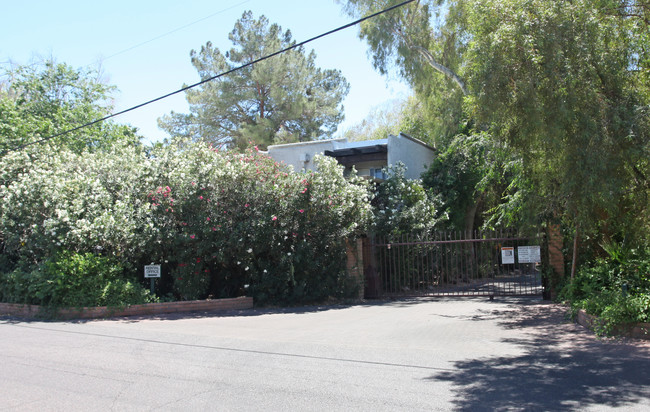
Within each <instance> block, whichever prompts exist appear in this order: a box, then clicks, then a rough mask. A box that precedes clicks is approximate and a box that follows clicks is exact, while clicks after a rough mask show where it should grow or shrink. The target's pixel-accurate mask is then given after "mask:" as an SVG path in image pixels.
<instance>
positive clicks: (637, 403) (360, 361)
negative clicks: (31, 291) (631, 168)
mask: <svg viewBox="0 0 650 412" xmlns="http://www.w3.org/2000/svg"><path fill="white" fill-rule="evenodd" d="M0 365H1V366H0V410H2V411H50V410H54V411H77V410H79V411H89V410H116V411H129V410H135V411H146V410H188V411H193V410H197V411H198V410H200V411H206V410H218V411H236V410H246V411H252V410H265V411H266V410H288V411H310V410H318V411H320V410H328V411H329V410H337V411H338V410H340V411H349V410H365V411H384V410H385V411H399V410H405V411H417V410H422V411H435V410H467V411H477V410H546V411H560V410H580V411H584V410H594V411H600V410H612V409H619V410H625V411H630V410H639V411H640V410H645V411H647V410H650V343H648V342H643V341H634V340H627V341H615V340H599V339H597V338H595V337H594V336H593V335H592V334H591V333H590V332H589V331H587V330H585V329H584V328H582V327H581V326H579V325H575V324H573V323H570V322H567V321H565V320H564V311H563V310H562V308H561V307H558V306H556V305H552V304H547V303H544V302H542V301H541V300H538V299H524V298H512V299H501V300H499V299H495V300H494V301H489V300H487V299H484V298H480V299H437V300H431V299H429V300H404V301H395V302H375V303H374V304H368V305H355V306H346V307H343V306H334V307H307V308H300V309H288V310H287V309H278V310H270V309H266V310H247V311H241V312H233V313H228V314H225V315H224V314H210V313H194V314H190V315H184V316H168V317H157V318H123V319H112V320H97V321H84V322H26V321H20V320H17V319H11V318H2V319H0Z"/></svg>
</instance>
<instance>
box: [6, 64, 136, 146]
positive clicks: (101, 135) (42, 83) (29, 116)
mask: <svg viewBox="0 0 650 412" xmlns="http://www.w3.org/2000/svg"><path fill="white" fill-rule="evenodd" d="M114 90H115V87H113V86H110V85H107V84H105V83H104V82H103V81H102V80H101V76H100V73H99V72H98V71H97V70H93V69H73V68H72V67H70V66H69V65H67V64H63V63H56V62H55V61H52V60H45V61H42V62H36V63H33V64H29V65H18V66H14V67H10V68H9V69H7V70H6V71H5V74H4V81H3V82H1V83H0V136H1V139H0V153H2V152H4V151H6V150H10V149H14V148H17V147H20V146H22V145H25V144H29V143H33V142H36V141H39V140H41V139H44V138H47V137H49V136H52V135H55V134H58V133H61V132H64V131H66V130H69V129H72V128H75V127H78V126H81V125H83V124H85V123H88V122H92V121H94V120H97V119H99V118H102V117H104V116H106V115H108V114H109V113H110V111H111V110H112V100H111V93H113V92H114ZM117 140H126V141H129V142H135V141H137V138H136V136H135V131H134V129H133V128H131V127H128V126H122V125H116V124H114V123H112V122H102V123H97V124H95V125H93V126H90V127H85V128H83V129H80V130H77V131H75V132H72V133H68V134H66V135H64V136H60V137H58V138H55V139H53V140H52V141H51V142H50V143H51V144H55V145H58V146H65V147H68V148H71V149H74V150H77V151H80V150H96V149H98V148H100V147H104V146H106V145H108V144H111V143H112V142H115V141H117Z"/></svg>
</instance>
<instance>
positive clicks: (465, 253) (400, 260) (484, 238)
mask: <svg viewBox="0 0 650 412" xmlns="http://www.w3.org/2000/svg"><path fill="white" fill-rule="evenodd" d="M540 244H541V239H540V238H539V237H538V236H533V237H531V236H521V235H518V234H516V233H515V232H509V231H501V232H472V233H461V232H442V233H436V234H434V235H432V236H429V237H421V236H415V235H403V236H399V237H395V236H393V237H391V238H384V237H375V238H374V239H372V240H371V241H370V242H369V243H368V245H367V247H369V248H370V250H369V251H368V252H367V253H366V256H368V257H370V258H371V259H372V263H371V265H370V266H371V273H372V274H374V277H375V278H374V279H370V282H369V283H370V285H369V286H370V289H371V291H370V295H372V294H376V295H379V296H415V295H443V296H446V295H460V296H476V295H486V296H495V295H531V294H541V293H542V285H541V273H540V270H539V263H538V262H537V260H538V259H537V257H536V256H538V255H539V254H540ZM531 254H532V255H531ZM372 289H374V290H372Z"/></svg>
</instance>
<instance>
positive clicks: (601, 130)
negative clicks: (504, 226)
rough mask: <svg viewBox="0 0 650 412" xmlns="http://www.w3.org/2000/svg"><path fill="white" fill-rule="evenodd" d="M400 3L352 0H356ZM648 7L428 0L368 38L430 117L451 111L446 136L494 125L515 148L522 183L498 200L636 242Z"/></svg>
mask: <svg viewBox="0 0 650 412" xmlns="http://www.w3.org/2000/svg"><path fill="white" fill-rule="evenodd" d="M394 3H395V2H392V1H383V2H382V1H370V0H351V1H348V2H346V4H347V5H346V10H348V12H351V13H356V14H366V13H367V12H369V11H371V10H372V11H374V9H375V8H376V9H379V8H383V7H385V6H386V5H387V4H394ZM648 6H649V5H648V2H647V1H640V0H638V1H633V0H629V1H622V0H577V1H570V2H569V1H550V0H532V1H528V0H525V1H524V0H509V1H501V0H499V1H497V0H490V1H479V0H454V1H442V0H440V1H427V2H422V1H421V2H416V3H412V4H410V5H408V6H405V7H403V8H401V9H399V10H397V11H396V12H393V13H388V14H386V15H385V16H384V17H383V19H373V20H370V21H368V22H366V24H365V25H364V26H362V29H361V37H362V38H365V39H367V41H368V43H369V44H370V46H371V50H372V53H373V59H374V62H375V65H376V66H377V67H378V68H379V69H380V70H382V71H386V70H388V69H390V68H391V67H395V66H396V67H397V68H398V69H399V70H400V73H401V74H402V75H403V76H404V77H406V78H407V79H409V80H410V81H411V82H412V84H413V85H414V89H415V90H416V95H417V96H418V99H420V100H421V102H423V103H424V104H426V105H427V107H428V108H430V109H431V111H430V112H429V114H428V115H429V116H430V119H447V120H448V121H449V125H450V127H446V128H443V129H441V132H442V137H444V136H446V137H444V138H441V141H443V142H449V141H450V140H449V139H450V138H451V137H453V136H454V135H455V134H456V133H458V131H463V129H465V131H464V132H463V133H465V134H467V135H471V134H472V133H480V132H483V131H486V132H489V135H490V136H492V138H493V139H494V140H496V141H497V142H499V143H500V145H501V146H502V147H504V148H507V150H511V151H512V154H513V156H514V157H513V158H514V159H515V161H514V163H516V164H517V167H518V168H519V169H520V176H516V178H515V180H514V181H513V185H510V188H511V189H512V188H513V187H518V189H517V190H518V192H514V191H512V190H511V191H509V192H506V193H505V195H507V198H506V199H507V200H508V201H512V202H514V203H513V204H512V205H510V206H511V207H497V208H494V210H495V211H498V212H499V213H501V212H504V213H505V214H506V215H507V214H508V213H511V212H513V211H524V210H527V211H531V210H532V211H534V213H528V214H529V215H532V216H534V217H535V219H550V218H562V219H564V221H565V222H566V223H568V224H569V225H570V226H571V227H573V228H574V231H575V232H576V233H578V231H577V230H575V229H576V228H580V232H582V233H583V234H585V235H587V234H588V235H589V237H590V238H591V239H592V240H595V241H596V242H600V241H601V240H607V238H609V237H612V236H626V235H627V236H626V237H627V239H628V241H629V240H631V239H635V238H636V239H643V236H644V234H645V235H647V233H648V231H649V230H648V226H649V224H648V207H647V205H648V204H649V203H650V202H648V196H649V192H648V190H649V186H650V185H649V183H648V176H649V173H650V169H649V162H648V159H649V158H650V148H649V138H648V131H649V130H650V128H649V127H648V126H649V120H648V119H649V116H648V114H649V113H648V92H647V91H648V54H647V44H648V43H647V39H648V21H649V19H648V10H649V7H648ZM423 49H426V51H427V52H428V53H427V52H425V50H423ZM434 63H437V64H438V65H442V66H443V67H442V68H440V67H437V66H436V64H434ZM444 68H447V69H449V70H450V71H451V73H449V72H447V71H446V70H444ZM432 70H435V71H437V72H438V73H440V74H441V75H432ZM454 88H455V89H454ZM454 90H455V91H456V94H454ZM461 92H462V94H459V93H461ZM445 101H447V102H448V104H447V106H445ZM454 123H455V130H454ZM516 159H519V160H516ZM502 217H503V216H502ZM506 217H508V216H506ZM509 218H510V220H513V219H512V216H509ZM634 234H636V236H633V235H634ZM576 239H577V237H576Z"/></svg>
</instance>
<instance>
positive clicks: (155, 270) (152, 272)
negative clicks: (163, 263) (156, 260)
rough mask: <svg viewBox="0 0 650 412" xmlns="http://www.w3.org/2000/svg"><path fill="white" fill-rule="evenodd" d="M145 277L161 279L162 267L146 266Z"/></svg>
mask: <svg viewBox="0 0 650 412" xmlns="http://www.w3.org/2000/svg"><path fill="white" fill-rule="evenodd" d="M144 277H145V279H146V278H159V277H160V265H146V266H145V267H144Z"/></svg>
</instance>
